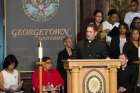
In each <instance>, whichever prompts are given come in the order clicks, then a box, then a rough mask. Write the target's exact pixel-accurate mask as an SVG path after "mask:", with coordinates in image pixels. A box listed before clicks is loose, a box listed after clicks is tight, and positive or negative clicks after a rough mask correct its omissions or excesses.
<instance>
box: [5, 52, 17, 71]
mask: <svg viewBox="0 0 140 93" xmlns="http://www.w3.org/2000/svg"><path fill="white" fill-rule="evenodd" d="M13 63H15V66H14V68H16V67H17V65H18V61H17V58H16V57H15V56H14V55H12V54H10V55H8V56H7V57H6V58H5V59H4V62H3V68H4V69H6V68H8V66H9V65H11V64H13Z"/></svg>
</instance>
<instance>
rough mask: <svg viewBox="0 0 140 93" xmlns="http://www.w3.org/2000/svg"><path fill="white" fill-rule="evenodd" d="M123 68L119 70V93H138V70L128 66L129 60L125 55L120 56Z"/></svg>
mask: <svg viewBox="0 0 140 93" xmlns="http://www.w3.org/2000/svg"><path fill="white" fill-rule="evenodd" d="M119 59H120V61H121V67H120V69H119V70H118V78H117V79H118V93H137V92H136V84H137V80H138V77H137V75H136V74H135V73H136V68H135V67H134V66H132V65H127V62H128V58H127V56H126V55H125V54H121V55H120V56H119Z"/></svg>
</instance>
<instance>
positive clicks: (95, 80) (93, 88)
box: [87, 76, 102, 93]
mask: <svg viewBox="0 0 140 93" xmlns="http://www.w3.org/2000/svg"><path fill="white" fill-rule="evenodd" d="M87 89H88V91H89V93H100V91H101V89H102V82H101V79H100V78H99V77H97V76H91V77H89V79H88V82H87Z"/></svg>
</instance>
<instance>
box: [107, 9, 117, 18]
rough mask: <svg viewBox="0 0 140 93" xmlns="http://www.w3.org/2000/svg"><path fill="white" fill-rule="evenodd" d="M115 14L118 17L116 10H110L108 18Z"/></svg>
mask: <svg viewBox="0 0 140 93" xmlns="http://www.w3.org/2000/svg"><path fill="white" fill-rule="evenodd" d="M113 14H116V15H118V12H117V11H116V9H111V10H109V12H108V16H112V15H113Z"/></svg>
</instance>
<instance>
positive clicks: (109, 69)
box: [64, 59, 121, 93]
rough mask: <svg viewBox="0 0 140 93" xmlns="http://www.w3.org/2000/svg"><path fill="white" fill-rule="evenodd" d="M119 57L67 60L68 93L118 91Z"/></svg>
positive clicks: (114, 92) (112, 92)
mask: <svg viewBox="0 0 140 93" xmlns="http://www.w3.org/2000/svg"><path fill="white" fill-rule="evenodd" d="M120 65H121V64H120V61H119V60H118V59H97V60H92V59H88V60H86V59H84V60H66V62H65V64H64V67H65V69H66V70H67V82H68V87H67V90H68V93H117V68H119V67H120Z"/></svg>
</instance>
